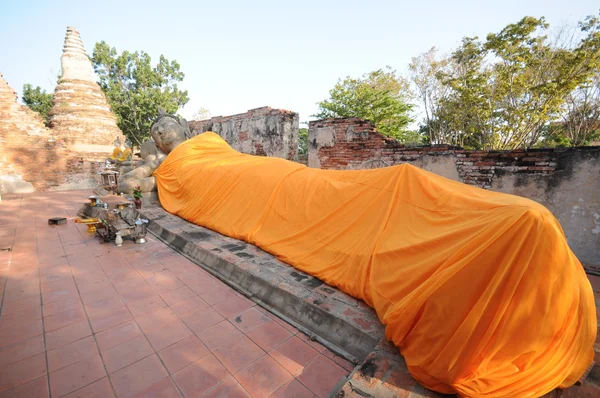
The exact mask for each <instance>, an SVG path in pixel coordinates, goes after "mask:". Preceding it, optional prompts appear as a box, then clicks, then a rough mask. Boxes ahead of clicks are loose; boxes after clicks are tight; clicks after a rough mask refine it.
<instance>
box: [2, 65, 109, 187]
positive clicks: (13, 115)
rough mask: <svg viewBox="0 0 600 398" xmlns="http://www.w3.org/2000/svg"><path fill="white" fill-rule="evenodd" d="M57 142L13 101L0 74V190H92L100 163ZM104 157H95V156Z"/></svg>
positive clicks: (34, 116) (37, 118) (34, 115)
mask: <svg viewBox="0 0 600 398" xmlns="http://www.w3.org/2000/svg"><path fill="white" fill-rule="evenodd" d="M88 154H89V152H86V153H85V155H86V156H81V152H80V150H79V149H78V148H76V147H73V146H68V145H67V144H65V142H64V141H63V140H61V139H57V138H56V135H55V134H54V131H53V130H51V129H47V128H46V127H44V123H43V121H42V119H41V117H40V116H39V114H37V113H36V112H33V111H31V110H30V109H29V108H28V107H26V106H23V105H20V104H19V103H18V102H17V95H16V93H15V91H14V90H13V89H12V88H11V87H10V86H9V85H8V83H6V81H5V80H4V78H3V77H2V75H0V189H1V190H2V192H3V193H22V192H31V191H36V190H37V191H47V190H65V189H79V188H90V187H96V186H97V182H96V181H98V176H97V173H98V172H99V171H100V169H101V168H102V167H104V164H103V163H101V162H93V161H89V158H88V157H87V155H88ZM101 156H103V157H104V158H106V155H105V154H96V157H101Z"/></svg>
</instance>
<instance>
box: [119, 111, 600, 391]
mask: <svg viewBox="0 0 600 398" xmlns="http://www.w3.org/2000/svg"><path fill="white" fill-rule="evenodd" d="M186 127H187V123H185V122H184V121H182V120H181V119H179V118H176V117H173V116H162V117H161V118H159V120H158V121H157V123H155V124H154V125H153V126H152V130H151V132H152V136H153V138H154V141H155V143H156V146H157V148H158V149H159V151H160V153H159V155H158V156H156V158H155V159H154V160H151V161H149V162H147V163H146V164H145V165H144V166H142V170H140V171H139V172H138V169H136V170H134V173H135V174H132V175H131V176H126V177H125V178H124V181H123V182H122V183H123V187H122V189H123V190H127V189H129V187H130V186H131V185H130V184H132V183H133V184H136V185H142V186H143V187H144V189H146V190H149V189H153V188H157V189H158V194H159V200H160V203H161V205H162V206H163V207H164V208H165V209H166V210H167V211H168V212H170V213H172V214H175V215H178V216H180V217H181V218H183V219H185V220H188V221H189V222H192V223H195V224H197V225H201V226H203V227H206V228H210V229H212V230H214V231H217V232H219V233H221V234H223V235H227V236H230V237H233V238H236V239H241V240H244V241H246V242H249V243H251V244H254V245H256V246H258V247H260V248H262V249H263V250H265V251H267V252H269V253H272V254H273V255H275V256H277V257H278V258H279V259H281V260H282V261H284V262H286V263H288V264H290V265H291V266H293V267H295V268H297V269H299V270H301V271H304V272H306V273H308V274H311V275H313V276H315V277H317V278H319V279H321V280H322V281H324V282H326V283H328V284H330V285H333V286H336V287H338V288H339V289H340V290H342V291H344V292H345V293H347V294H350V295H352V296H354V297H355V298H358V299H361V300H363V301H364V302H365V303H367V304H368V305H370V306H372V307H373V308H374V309H375V311H376V312H377V315H378V316H379V319H380V320H381V322H382V323H383V324H385V325H386V337H387V339H388V340H391V341H392V342H394V344H395V345H396V346H397V347H398V348H399V349H400V351H401V353H402V355H403V356H404V358H405V360H406V363H407V366H408V369H409V370H410V373H411V374H412V375H413V376H414V377H415V378H416V379H417V380H418V381H419V382H420V383H421V384H422V385H424V386H425V387H427V388H430V389H432V390H435V391H438V392H441V393H454V394H459V395H461V396H467V397H536V396H542V395H544V394H546V393H548V392H549V391H551V390H553V389H554V388H557V387H561V388H564V387H568V386H571V385H573V384H574V383H575V382H576V381H577V380H578V379H579V377H580V376H581V375H582V374H583V373H584V371H585V370H586V368H587V367H588V366H589V365H590V364H591V363H592V361H593V356H594V349H593V345H594V340H595V338H596V329H597V322H596V310H595V306H594V297H593V292H592V288H591V285H590V283H589V281H588V279H587V277H586V275H585V272H584V269H583V267H582V265H581V264H580V262H579V261H578V260H577V258H576V257H575V255H574V254H573V253H572V251H571V250H570V248H569V246H568V244H567V240H566V238H565V235H564V233H563V231H562V228H561V226H560V224H559V223H558V221H557V220H556V218H555V217H554V216H553V215H552V214H551V213H550V212H549V211H548V210H547V209H546V208H545V207H543V206H542V205H540V204H538V203H536V202H533V201H531V200H528V199H525V198H521V197H518V196H513V195H507V194H502V193H497V192H491V191H486V190H483V189H479V188H475V187H472V186H469V185H465V184H462V183H460V182H456V181H452V180H448V179H446V178H443V177H440V176H438V175H435V174H432V173H429V172H427V171H424V170H421V169H418V168H416V167H414V166H412V165H409V164H401V165H397V166H391V167H386V168H380V169H372V170H347V171H346V170H344V171H340V170H319V169H313V168H307V167H306V166H304V165H301V164H299V163H295V162H292V161H288V160H284V159H279V158H271V157H261V156H252V155H246V154H242V153H239V152H237V151H235V150H234V149H232V148H231V147H230V146H229V145H228V144H227V143H226V142H225V141H224V140H223V139H222V138H221V137H219V136H218V135H217V134H215V133H211V132H206V133H203V134H199V135H197V136H195V137H193V138H189V139H187V138H188V137H187V132H188V131H189V129H186Z"/></svg>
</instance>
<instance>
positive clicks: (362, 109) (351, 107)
mask: <svg viewBox="0 0 600 398" xmlns="http://www.w3.org/2000/svg"><path fill="white" fill-rule="evenodd" d="M329 96H330V97H329V98H328V99H326V100H324V101H321V102H319V103H317V105H318V106H319V113H318V114H316V115H314V116H315V117H318V118H320V119H326V118H346V117H357V118H361V119H367V120H370V121H371V122H373V123H374V124H375V126H376V127H377V130H378V131H379V132H381V133H382V134H384V135H387V136H390V137H393V138H396V139H398V140H400V141H403V142H405V141H407V140H408V141H412V140H414V139H415V135H416V133H414V132H411V131H409V130H408V125H409V124H410V123H411V122H412V121H413V120H412V118H411V116H410V112H411V110H412V109H413V105H412V104H411V103H410V99H411V97H412V93H411V91H410V86H409V84H408V82H407V81H406V80H404V79H403V78H401V77H399V76H397V75H396V72H395V71H394V70H392V69H391V68H389V67H387V68H386V69H385V70H384V69H379V70H376V71H374V72H371V73H367V74H365V75H363V77H362V78H352V77H346V78H345V79H344V80H339V81H338V82H337V84H336V85H335V87H334V88H333V89H331V90H330V91H329Z"/></svg>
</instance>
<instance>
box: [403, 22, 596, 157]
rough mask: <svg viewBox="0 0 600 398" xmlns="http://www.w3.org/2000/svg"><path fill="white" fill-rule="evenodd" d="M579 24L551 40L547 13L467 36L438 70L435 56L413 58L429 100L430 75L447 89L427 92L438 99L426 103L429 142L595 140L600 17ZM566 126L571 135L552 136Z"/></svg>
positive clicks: (473, 144)
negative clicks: (567, 35) (421, 63)
mask: <svg viewBox="0 0 600 398" xmlns="http://www.w3.org/2000/svg"><path fill="white" fill-rule="evenodd" d="M578 28H579V34H578V35H574V36H571V38H570V39H569V38H568V39H567V40H562V39H561V40H552V39H550V38H549V37H548V35H547V32H548V29H549V25H548V24H547V23H546V22H545V20H544V18H539V19H537V18H533V17H525V18H523V19H521V20H520V21H518V22H517V23H514V24H509V25H507V26H506V27H505V28H504V29H502V30H501V31H500V32H499V33H491V34H489V35H488V36H487V37H486V39H485V40H483V41H481V40H479V39H478V38H477V37H472V38H465V39H463V41H462V44H461V46H460V47H459V48H458V49H456V50H455V51H454V52H453V53H452V55H451V57H450V58H449V59H448V63H447V64H446V66H445V67H443V68H440V69H439V70H438V71H437V72H434V66H436V64H435V63H434V61H433V60H430V59H426V61H427V62H426V65H425V66H426V68H425V69H424V70H423V68H421V70H419V69H417V67H418V66H419V64H418V63H415V62H413V64H414V65H411V71H413V74H414V70H415V69H416V70H417V72H418V73H417V77H418V79H416V80H415V79H414V78H413V83H414V84H415V85H416V87H417V89H418V93H419V97H420V99H421V102H422V103H423V102H424V100H423V96H424V93H425V94H428V92H427V91H423V88H425V89H429V88H430V87H434V88H436V86H435V82H433V83H432V82H430V81H429V80H428V79H431V75H432V74H433V73H435V76H436V78H437V80H438V82H439V83H440V84H441V85H442V86H444V87H446V88H447V89H448V91H447V92H444V95H441V96H438V97H435V98H434V97H433V96H432V95H429V96H428V97H427V99H428V100H429V101H431V100H432V99H433V101H435V103H433V104H431V103H429V104H427V103H425V106H426V110H429V111H430V113H429V114H426V119H425V124H424V126H422V131H423V132H424V133H425V134H428V135H429V141H430V142H432V143H435V142H441V141H445V142H446V143H451V144H457V145H461V146H464V147H466V148H475V149H478V148H483V149H513V148H519V147H528V146H535V145H536V144H537V143H539V141H540V140H544V141H545V142H548V143H554V142H556V143H557V144H560V145H562V144H563V143H564V142H571V144H572V145H578V144H581V143H584V142H589V140H590V137H593V134H595V133H594V131H595V129H596V127H597V124H596V122H595V121H596V120H597V113H596V109H597V107H596V102H595V100H593V97H594V95H595V94H594V93H593V92H592V89H593V87H594V86H593V84H592V82H593V80H594V76H596V75H597V74H598V70H599V68H600V20H599V19H598V17H595V16H590V17H588V18H586V19H585V20H584V21H582V22H580V23H579V25H578ZM575 37H576V38H577V40H575ZM563 39H564V38H563ZM426 56H427V53H426V54H424V55H422V56H421V58H423V59H424V58H425V57H426ZM429 58H431V57H429ZM436 62H437V61H436ZM590 84H592V85H590ZM438 90H439V89H438ZM561 117H562V118H563V121H562V124H561V126H562V127H563V128H558V125H557V122H558V121H559V120H560V119H561ZM559 133H564V134H566V136H567V139H566V140H564V139H558V140H555V139H552V137H551V136H552V135H553V134H559Z"/></svg>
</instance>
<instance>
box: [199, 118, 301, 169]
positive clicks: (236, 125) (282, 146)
mask: <svg viewBox="0 0 600 398" xmlns="http://www.w3.org/2000/svg"><path fill="white" fill-rule="evenodd" d="M189 125H190V130H192V134H193V135H197V134H200V133H203V132H205V131H213V132H215V133H217V134H219V135H220V136H221V137H223V139H225V141H227V142H228V143H229V145H231V146H232V147H233V148H234V149H235V150H237V151H240V152H242V153H247V154H250V155H260V156H274V157H279V158H283V159H289V160H295V159H296V157H297V152H298V127H299V120H298V114H297V113H295V112H290V111H286V110H281V109H272V108H269V107H263V108H257V109H251V110H249V111H248V112H246V113H241V114H238V115H232V116H217V117H213V118H211V119H207V120H198V121H191V122H189Z"/></svg>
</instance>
